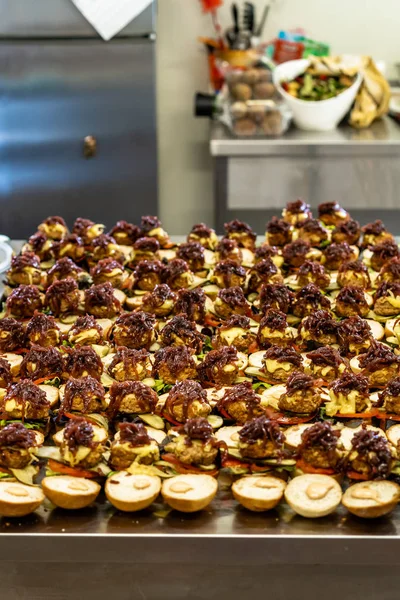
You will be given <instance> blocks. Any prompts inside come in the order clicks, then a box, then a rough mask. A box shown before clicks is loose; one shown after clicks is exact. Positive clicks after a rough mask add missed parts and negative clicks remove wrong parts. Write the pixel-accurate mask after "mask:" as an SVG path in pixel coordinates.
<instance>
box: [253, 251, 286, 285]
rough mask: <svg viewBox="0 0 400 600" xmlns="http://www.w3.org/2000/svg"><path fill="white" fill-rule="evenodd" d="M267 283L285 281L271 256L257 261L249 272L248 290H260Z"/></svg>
mask: <svg viewBox="0 0 400 600" xmlns="http://www.w3.org/2000/svg"><path fill="white" fill-rule="evenodd" d="M267 283H283V276H282V273H281V272H280V270H279V269H278V267H277V266H276V265H275V264H274V263H273V261H272V260H271V259H270V258H265V259H264V260H260V261H259V262H257V263H256V264H255V265H254V267H253V268H252V269H250V272H249V281H248V284H247V289H248V292H259V291H260V289H261V286H262V285H264V284H267Z"/></svg>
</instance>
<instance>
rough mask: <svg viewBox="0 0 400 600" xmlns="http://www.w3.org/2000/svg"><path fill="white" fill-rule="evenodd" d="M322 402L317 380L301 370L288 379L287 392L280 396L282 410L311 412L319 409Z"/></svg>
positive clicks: (302, 412)
mask: <svg viewBox="0 0 400 600" xmlns="http://www.w3.org/2000/svg"><path fill="white" fill-rule="evenodd" d="M321 404H322V398H321V394H320V392H319V390H318V388H316V387H315V381H314V379H313V378H312V377H310V376H309V375H305V374H304V373H302V372H300V371H296V372H294V373H293V374H292V375H290V377H289V378H288V379H287V382H286V392H285V393H284V394H282V396H281V397H280V398H279V402H278V406H279V409H280V410H287V411H289V412H294V413H300V414H309V413H312V412H315V411H317V410H318V409H319V407H320V406H321Z"/></svg>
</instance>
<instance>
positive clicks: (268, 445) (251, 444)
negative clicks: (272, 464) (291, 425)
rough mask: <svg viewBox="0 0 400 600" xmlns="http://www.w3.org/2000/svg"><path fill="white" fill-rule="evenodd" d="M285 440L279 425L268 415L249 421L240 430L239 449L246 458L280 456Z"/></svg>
mask: <svg viewBox="0 0 400 600" xmlns="http://www.w3.org/2000/svg"><path fill="white" fill-rule="evenodd" d="M284 441H285V436H284V435H283V433H282V432H281V430H280V428H279V425H278V424H277V423H275V422H274V421H271V420H270V419H268V418H267V417H266V416H261V417H256V418H255V419H252V420H251V421H248V422H247V423H246V424H245V425H244V427H242V429H241V430H240V431H239V450H240V453H241V455H242V456H243V457H245V458H252V459H263V458H275V457H278V458H280V457H281V456H282V454H283V444H284Z"/></svg>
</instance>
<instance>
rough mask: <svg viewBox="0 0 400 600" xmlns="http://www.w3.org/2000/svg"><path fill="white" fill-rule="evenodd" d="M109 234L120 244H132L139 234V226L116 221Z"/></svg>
mask: <svg viewBox="0 0 400 600" xmlns="http://www.w3.org/2000/svg"><path fill="white" fill-rule="evenodd" d="M109 235H111V237H113V238H114V239H115V241H116V242H117V244H120V245H121V246H133V244H134V243H135V242H136V240H138V239H139V238H140V236H141V230H140V227H138V226H137V225H133V223H128V222H127V221H117V223H116V224H115V225H114V227H113V228H112V229H111V231H109Z"/></svg>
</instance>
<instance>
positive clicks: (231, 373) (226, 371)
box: [198, 346, 240, 385]
mask: <svg viewBox="0 0 400 600" xmlns="http://www.w3.org/2000/svg"><path fill="white" fill-rule="evenodd" d="M239 368H240V361H239V357H238V354H237V350H236V348H234V347H233V346H224V347H222V348H219V349H218V350H211V352H208V354H206V356H205V357H204V360H203V362H202V363H200V365H199V367H198V375H199V379H200V381H204V382H211V383H214V384H216V385H231V384H232V383H233V382H234V381H235V379H236V377H237V376H238V374H239Z"/></svg>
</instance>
